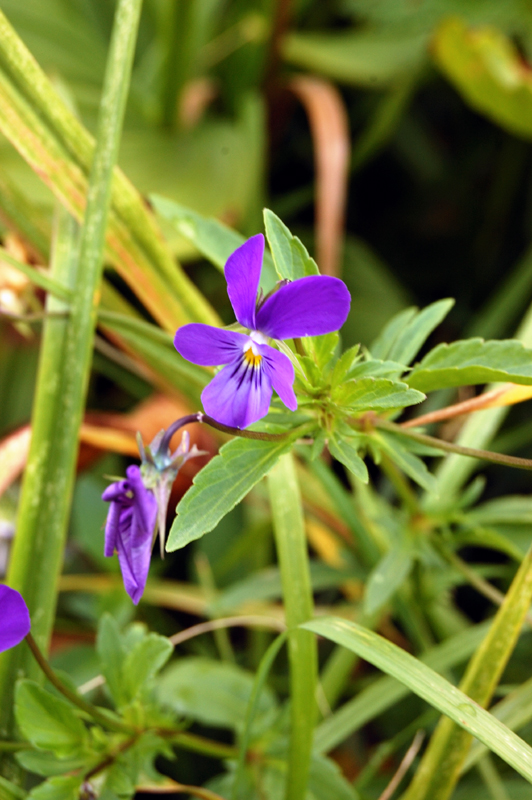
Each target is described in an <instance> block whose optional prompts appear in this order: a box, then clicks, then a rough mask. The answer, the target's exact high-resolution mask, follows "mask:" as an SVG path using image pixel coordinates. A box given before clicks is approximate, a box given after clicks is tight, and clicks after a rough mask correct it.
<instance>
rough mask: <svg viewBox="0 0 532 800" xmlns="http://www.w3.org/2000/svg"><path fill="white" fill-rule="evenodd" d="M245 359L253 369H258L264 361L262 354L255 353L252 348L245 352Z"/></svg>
mask: <svg viewBox="0 0 532 800" xmlns="http://www.w3.org/2000/svg"><path fill="white" fill-rule="evenodd" d="M244 358H245V359H246V361H247V362H248V364H249V365H250V366H251V367H258V366H259V364H260V362H261V361H262V356H261V355H260V353H254V352H253V348H252V347H248V349H247V350H244Z"/></svg>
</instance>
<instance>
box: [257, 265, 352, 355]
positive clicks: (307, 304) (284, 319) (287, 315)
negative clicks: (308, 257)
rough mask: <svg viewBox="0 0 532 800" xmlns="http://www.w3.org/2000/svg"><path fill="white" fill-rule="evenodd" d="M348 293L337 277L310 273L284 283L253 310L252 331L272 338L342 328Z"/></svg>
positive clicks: (349, 301) (348, 297)
mask: <svg viewBox="0 0 532 800" xmlns="http://www.w3.org/2000/svg"><path fill="white" fill-rule="evenodd" d="M350 304H351V295H350V294H349V292H348V291H347V287H346V285H345V283H344V282H343V281H341V280H340V279H339V278H331V277H329V276H328V275H310V276H309V277H308V278H299V279H298V280H297V281H294V282H293V283H288V284H286V285H285V286H281V288H280V289H279V290H278V291H277V292H275V293H274V294H272V295H271V296H270V297H268V299H267V300H266V302H265V303H264V304H263V305H262V306H261V307H260V308H259V310H258V311H257V317H256V324H257V327H256V330H258V331H261V333H265V334H266V335H267V336H271V337H272V339H293V338H299V337H301V336H320V335H321V334H322V333H331V332H332V331H337V330H339V328H341V327H342V325H343V324H344V322H345V321H346V319H347V315H348V313H349V306H350Z"/></svg>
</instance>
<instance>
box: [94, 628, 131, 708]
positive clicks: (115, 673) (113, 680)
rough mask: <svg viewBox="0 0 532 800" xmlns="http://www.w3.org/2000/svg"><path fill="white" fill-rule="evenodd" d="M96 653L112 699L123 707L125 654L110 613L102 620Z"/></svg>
mask: <svg viewBox="0 0 532 800" xmlns="http://www.w3.org/2000/svg"><path fill="white" fill-rule="evenodd" d="M96 652H97V653H98V657H99V659H100V668H101V670H102V675H103V676H104V678H105V681H106V683H107V688H108V689H109V692H110V693H111V697H112V698H113V700H114V701H115V703H116V705H117V706H121V705H122V704H123V703H124V702H125V691H124V689H125V687H124V684H123V679H122V664H123V662H124V658H125V652H124V647H123V646H122V636H121V634H120V629H119V627H118V624H117V622H116V620H115V618H114V617H112V616H111V614H109V613H105V614H104V615H103V616H102V618H101V619H100V622H99V625H98V635H97V637H96Z"/></svg>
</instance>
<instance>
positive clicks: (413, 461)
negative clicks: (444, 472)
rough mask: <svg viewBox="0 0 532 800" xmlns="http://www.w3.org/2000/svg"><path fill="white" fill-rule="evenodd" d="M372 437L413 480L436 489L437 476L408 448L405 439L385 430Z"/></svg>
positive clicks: (427, 487) (433, 489)
mask: <svg viewBox="0 0 532 800" xmlns="http://www.w3.org/2000/svg"><path fill="white" fill-rule="evenodd" d="M371 439H372V441H373V442H374V443H376V444H377V446H378V448H379V449H380V450H382V451H383V452H384V453H386V455H387V456H389V457H390V458H391V459H392V461H393V462H394V463H395V464H397V466H398V467H399V469H402V470H403V472H405V473H406V474H407V475H408V476H409V477H410V478H412V480H414V481H415V482H416V483H418V484H419V485H420V486H422V487H423V488H424V489H426V490H427V491H428V492H434V491H435V490H436V486H437V484H436V478H435V477H434V475H433V474H432V473H431V472H429V471H428V469H427V467H426V466H425V462H424V461H422V460H421V459H420V458H418V457H417V456H416V455H414V453H412V452H410V450H407V449H406V447H405V443H404V439H402V438H399V436H394V435H393V433H392V434H389V433H387V432H386V433H385V432H384V431H379V432H378V433H373V434H372V435H371Z"/></svg>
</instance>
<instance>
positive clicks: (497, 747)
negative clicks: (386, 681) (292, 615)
mask: <svg viewBox="0 0 532 800" xmlns="http://www.w3.org/2000/svg"><path fill="white" fill-rule="evenodd" d="M301 627H302V628H305V629H306V630H309V631H313V632H314V633H316V634H318V636H324V637H325V638H327V639H330V640H331V641H333V642H336V644H340V645H343V646H344V647H347V648H349V649H350V650H352V651H353V652H354V653H357V655H359V656H360V657H361V658H363V659H365V660H366V661H369V663H370V664H374V665H375V666H376V667H378V668H379V669H381V670H382V671H383V672H386V673H388V675H392V676H393V677H394V678H397V680H399V681H401V683H403V684H404V685H405V686H407V687H408V688H409V689H410V690H411V691H412V692H414V693H415V694H417V695H418V696H419V697H422V698H423V699H424V700H426V701H427V702H428V703H430V705H432V706H434V708H437V709H438V710H439V711H441V712H442V713H443V714H446V715H447V716H448V717H450V718H451V719H452V720H454V721H455V722H456V723H457V724H458V725H460V726H461V727H462V728H464V729H465V730H467V731H468V732H469V733H471V734H473V736H476V738H477V739H479V740H480V741H481V742H483V743H484V744H486V745H487V746H488V747H489V748H490V750H493V752H494V753H497V755H499V756H500V757H501V758H502V759H503V760H504V761H506V762H507V763H508V764H510V765H511V766H512V767H514V769H516V770H517V771H518V772H519V773H520V774H521V775H522V776H523V777H524V778H526V779H527V780H528V781H530V782H531V783H532V748H531V747H530V746H529V745H528V744H526V742H524V741H523V740H522V739H520V738H519V736H517V735H516V734H515V733H513V732H512V731H511V730H509V728H507V727H506V726H505V725H503V724H502V723H501V722H499V720H498V719H496V718H495V717H493V716H492V715H491V714H489V713H488V712H487V711H485V710H484V709H483V708H482V707H481V706H479V705H477V703H475V702H474V701H473V700H471V699H470V698H469V697H468V696H467V695H465V694H464V693H463V692H461V691H460V690H459V689H457V688H456V687H455V686H453V685H452V684H451V683H449V682H448V681H446V680H445V678H442V677H441V675H438V674H437V673H436V672H434V671H433V670H432V669H430V668H429V667H427V666H426V664H423V663H422V662H421V661H419V660H418V659H417V658H414V656H411V655H410V653H407V652H406V651H405V650H402V649H401V648H400V647H397V645H395V644H392V643H391V642H389V641H388V640H387V639H384V638H383V637H382V636H379V635H378V634H377V633H373V631H370V630H368V629H367V628H363V627H362V626H360V625H357V624H356V623H354V622H349V621H347V620H343V619H338V618H336V617H326V618H324V619H315V620H312V621H311V622H306V623H304V624H303V625H302V626H301Z"/></svg>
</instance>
